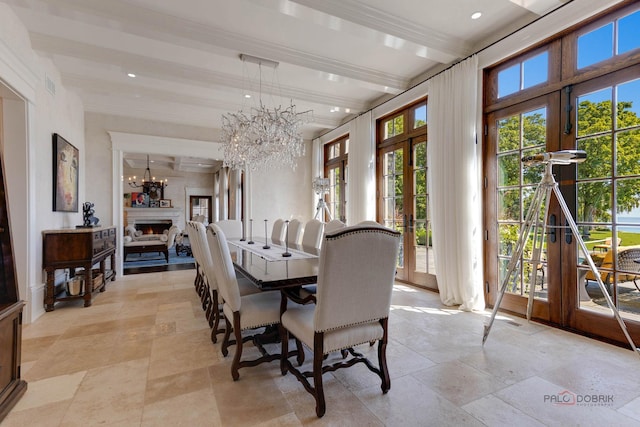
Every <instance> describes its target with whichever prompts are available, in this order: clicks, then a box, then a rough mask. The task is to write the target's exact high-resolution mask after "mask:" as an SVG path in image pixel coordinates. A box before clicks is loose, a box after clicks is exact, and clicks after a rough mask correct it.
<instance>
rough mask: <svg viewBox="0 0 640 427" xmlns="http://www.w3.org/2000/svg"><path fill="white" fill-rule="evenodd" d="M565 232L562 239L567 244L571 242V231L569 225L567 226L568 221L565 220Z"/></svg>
mask: <svg viewBox="0 0 640 427" xmlns="http://www.w3.org/2000/svg"><path fill="white" fill-rule="evenodd" d="M565 230H567V231H565V233H564V241H565V242H567V244H571V241H572V240H573V232H572V231H571V227H569V221H565Z"/></svg>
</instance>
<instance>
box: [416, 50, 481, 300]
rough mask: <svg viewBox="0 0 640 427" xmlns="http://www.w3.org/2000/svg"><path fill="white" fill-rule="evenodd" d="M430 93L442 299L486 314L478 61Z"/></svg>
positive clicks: (442, 77)
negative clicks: (483, 277)
mask: <svg viewBox="0 0 640 427" xmlns="http://www.w3.org/2000/svg"><path fill="white" fill-rule="evenodd" d="M428 93H429V98H428V101H427V125H428V132H429V142H428V145H427V153H428V155H427V164H428V182H429V200H430V207H431V218H432V229H433V234H432V238H433V247H434V253H435V264H436V271H437V276H438V289H439V290H440V299H441V300H442V302H443V304H445V305H460V309H461V310H483V309H484V294H483V290H482V222H481V202H482V201H481V197H480V196H481V194H480V188H479V184H478V161H477V156H476V117H477V116H476V108H477V94H478V58H477V56H476V55H474V56H472V57H471V58H469V59H467V60H465V61H462V62H460V63H459V64H456V65H455V66H454V67H452V68H451V69H449V70H447V71H444V72H443V73H441V74H439V75H437V76H435V77H434V78H432V79H431V80H430V81H429V82H428Z"/></svg>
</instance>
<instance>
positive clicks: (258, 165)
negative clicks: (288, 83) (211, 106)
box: [222, 54, 311, 170]
mask: <svg viewBox="0 0 640 427" xmlns="http://www.w3.org/2000/svg"><path fill="white" fill-rule="evenodd" d="M240 59H241V60H242V62H244V63H247V62H251V63H255V64H258V67H259V71H260V104H259V106H257V107H253V108H251V109H250V112H249V113H245V112H244V111H242V110H240V111H238V112H237V113H227V114H223V115H222V143H223V144H224V166H228V167H230V168H231V169H250V170H258V169H264V168H265V167H267V166H271V165H274V164H275V165H278V166H289V167H291V168H293V169H295V167H296V162H297V159H298V157H300V156H303V155H304V151H305V149H304V141H303V139H302V135H301V129H300V128H301V127H302V125H303V123H304V122H305V121H306V120H305V119H306V118H307V116H308V115H309V114H311V111H305V112H302V113H298V112H296V106H295V105H293V103H290V105H289V106H288V107H286V108H283V107H282V106H278V107H275V108H268V107H267V106H265V105H264V104H263V103H262V66H263V65H265V66H268V67H271V68H273V69H274V70H275V69H276V67H277V66H278V65H279V64H278V62H275V61H270V60H268V59H262V58H257V57H254V56H250V55H244V54H241V55H240ZM274 73H275V71H274Z"/></svg>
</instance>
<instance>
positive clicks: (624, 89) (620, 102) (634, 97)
mask: <svg viewBox="0 0 640 427" xmlns="http://www.w3.org/2000/svg"><path fill="white" fill-rule="evenodd" d="M616 96H617V99H616V104H617V110H618V111H617V112H616V128H617V129H624V128H627V127H631V126H637V125H640V79H638V80H633V81H631V82H628V83H625V84H621V85H619V86H618V87H617V90H616Z"/></svg>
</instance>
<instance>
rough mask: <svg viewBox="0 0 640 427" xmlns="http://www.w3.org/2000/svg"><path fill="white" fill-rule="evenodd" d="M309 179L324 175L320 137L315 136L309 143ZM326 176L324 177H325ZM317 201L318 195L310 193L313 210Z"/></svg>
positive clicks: (322, 148) (322, 147)
mask: <svg viewBox="0 0 640 427" xmlns="http://www.w3.org/2000/svg"><path fill="white" fill-rule="evenodd" d="M311 150H312V151H311V180H312V181H313V180H314V179H316V178H317V177H319V176H321V177H325V176H324V146H323V145H322V141H320V138H316V139H314V140H313V144H312V145H311ZM325 178H326V177H325ZM317 201H318V195H317V194H316V193H315V192H312V194H311V202H310V203H311V205H312V206H313V211H314V212H315V209H316V203H317Z"/></svg>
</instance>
